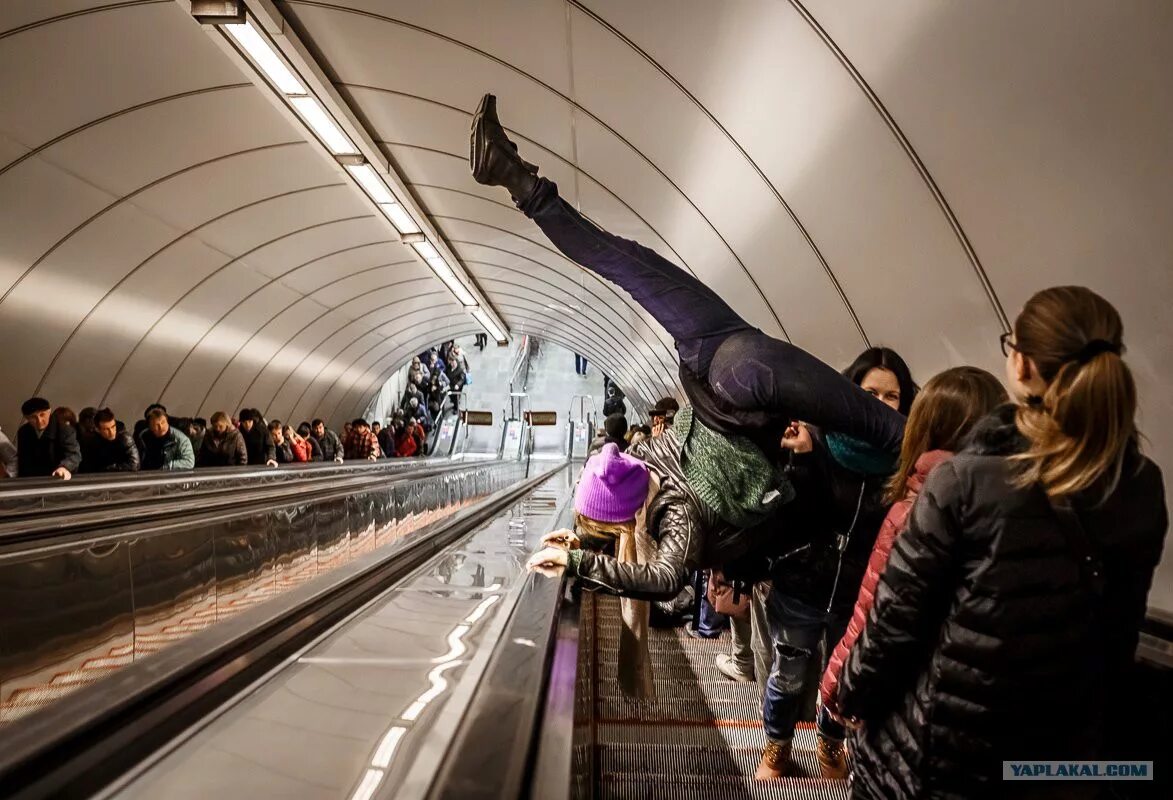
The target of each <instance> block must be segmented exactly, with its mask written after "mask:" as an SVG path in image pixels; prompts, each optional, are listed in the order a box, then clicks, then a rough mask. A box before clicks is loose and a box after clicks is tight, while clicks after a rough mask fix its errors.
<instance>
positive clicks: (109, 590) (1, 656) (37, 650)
mask: <svg viewBox="0 0 1173 800" xmlns="http://www.w3.org/2000/svg"><path fill="white" fill-rule="evenodd" d="M0 610H2V611H0V642H2V643H3V648H4V650H3V651H0V719H2V720H3V721H10V720H13V719H16V718H18V717H20V716H23V715H25V714H28V713H30V712H32V711H35V710H36V709H37V708H39V707H41V706H43V705H45V704H47V703H49V702H52V701H53V700H55V699H57V698H58V697H61V696H63V695H64V694H67V693H68V692H70V691H72V690H73V689H74V688H77V687H78V686H81V685H84V684H86V683H91V682H93V681H95V680H97V679H99V678H101V677H102V676H103V675H105V674H107V673H109V672H110V671H112V670H114V669H117V668H118V667H119V666H123V665H125V664H129V663H130V662H131V661H132V660H133V658H134V607H133V605H132V590H131V570H130V559H129V548H128V546H127V545H126V544H125V543H123V542H115V543H113V544H104V545H94V546H92V547H79V548H76V549H72V550H60V551H57V552H54V553H49V554H45V555H41V556H35V557H16V558H8V559H0Z"/></svg>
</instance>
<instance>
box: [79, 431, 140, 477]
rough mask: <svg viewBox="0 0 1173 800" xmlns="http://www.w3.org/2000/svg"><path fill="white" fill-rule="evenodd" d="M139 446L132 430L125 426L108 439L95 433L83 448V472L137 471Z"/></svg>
mask: <svg viewBox="0 0 1173 800" xmlns="http://www.w3.org/2000/svg"><path fill="white" fill-rule="evenodd" d="M138 469H139V452H138V446H137V445H136V444H135V443H134V437H133V436H131V434H130V431H128V430H126V429H125V428H123V429H122V430H120V431H118V433H117V434H115V436H114V440H113V441H107V440H106V439H103V438H102V437H101V436H98V435H97V434H94V435H93V436H92V437H91V438H90V440H89V441H88V442H87V443H86V446H85V447H84V448H83V449H82V459H81V471H82V472H137V471H138Z"/></svg>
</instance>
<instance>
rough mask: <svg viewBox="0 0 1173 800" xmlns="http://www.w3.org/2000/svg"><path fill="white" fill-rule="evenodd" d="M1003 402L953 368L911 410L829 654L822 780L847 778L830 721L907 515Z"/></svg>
mask: <svg viewBox="0 0 1173 800" xmlns="http://www.w3.org/2000/svg"><path fill="white" fill-rule="evenodd" d="M1005 402H1006V390H1005V389H1004V388H1003V387H1002V384H1001V383H999V382H998V379H997V378H995V377H994V376H993V375H991V374H990V373H988V372H986V371H985V370H984V369H978V368H977V367H954V368H952V369H947V370H945V371H944V372H941V373H939V374H937V375H934V376H933V377H932V379H931V380H930V381H929V382H928V383H926V384H925V387H924V390H923V391H921V392H919V393H918V394H917V397H916V400H915V402H913V404H912V409H911V412H910V414H909V417H908V424H907V425H906V426H905V428H904V444H903V446H902V447H901V448H900V464H899V466H897V468H896V473H895V474H894V475H893V476H892V478H891V480H889V482H888V485H887V487H886V494H885V498H884V502H885V503H891V504H892V507H891V508H890V509H888V513H887V516H885V517H884V522H883V524H882V525H881V526H880V530H879V534H878V535H877V536H876V541H875V544H873V545H872V552H871V556H870V557H869V559H868V564H867V570H866V571H865V573H864V576H863V581H862V583H861V584H860V587H859V593H858V597H857V598H856V601H855V608H854V610H853V611H852V614H851V620H850V622H848V624H847V632H846V633H844V634H843V637H842V638H841V639H840V640H839V644H838V646H836V647H835V649H834V652H833V653H832V654H831V658H830V663H829V664H828V666H827V670H826V672H825V673H824V675H823V681H822V684H821V686H820V697H821V700H822V703H823V705H824V706H825V707H826V708H827V709H828V712H827V713H825V714H820V717H819V719H820V721H821V722H822V723H823V726H822V727H823V729H821V730H820V731H819V736H818V742H817V745H818V747H817V750H816V756H817V758H818V762H819V767H820V769H821V771H822V773H823V777H826V778H843V777H846V775H847V759H846V753H845V752H844V748H843V735H842V734H843V729H842V726H841V725H837V726H834V729H833V730H827V729H826V728H827V727H828V726H827V725H826V721H827V720H828V719H829V718H830V716H831V714H832V712H835V710H836V708H837V703H836V693H837V691H838V688H839V675H840V673H841V672H842V667H843V661H844V659H845V658H846V657H847V653H848V652H850V650H851V647H852V645H853V644H854V643H855V640H856V639H858V638H859V634H860V631H862V630H863V627H864V624H865V623H866V622H867V616H868V612H869V611H871V608H872V601H873V598H874V597H875V593H876V585H877V584H878V583H879V582H880V575H881V574H882V573H883V571H884V567H885V566H886V565H887V563H888V556H889V554H890V553H891V552H892V545H893V543H894V542H895V541H896V537H897V536H899V535H900V534H901V533H902V532H903V530H904V526H905V523H906V521H907V519H908V512H909V511H910V510H911V509H912V504H913V502H914V501H915V500H916V497H917V495H918V494H919V493H920V490H921V488H922V487H923V486H924V483H925V481H926V480H927V479H928V476H929V475H930V474H931V473H932V471H933V470H934V469H936V468H937V467H938V466H940V465H941V464H943V463H945V462H946V461H948V460H949V459H950V458H952V457H953V454H954V452H956V451H957V450H960V449H961V446H962V442H963V440H964V439H965V437H966V436H967V435H968V434H969V432H970V431H971V430H972V429H973V427H974V425H976V424H977V423H978V421H979V420H981V419H982V418H983V417H985V416H986V415H987V414H989V413H990V412H991V411H993V410H994V409H995V408H997V407H998V406H999V405H1001V404H1002V403H1005ZM836 716H837V714H836Z"/></svg>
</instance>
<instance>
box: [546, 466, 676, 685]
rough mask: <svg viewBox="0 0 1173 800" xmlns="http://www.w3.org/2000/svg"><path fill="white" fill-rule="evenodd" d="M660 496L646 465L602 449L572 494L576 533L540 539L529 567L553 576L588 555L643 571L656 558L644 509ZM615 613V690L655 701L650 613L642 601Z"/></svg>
mask: <svg viewBox="0 0 1173 800" xmlns="http://www.w3.org/2000/svg"><path fill="white" fill-rule="evenodd" d="M658 491H659V482H658V481H657V480H655V479H654V478H653V477H652V476H651V474H650V473H649V471H648V468H647V465H646V464H644V463H643V462H642V461H640V460H639V459H637V458H633V457H632V456H629V455H625V454H623V453H621V452H619V447H618V446H617V445H615V444H613V443H608V444H606V445H604V446H603V449H602V450H600V451H599V452H598V453H596V454H595V455H593V456H591V458H590V459H588V460H587V462H586V465H585V466H584V467H583V470H582V477H581V478H580V479H579V482H578V487H577V488H576V489H575V493H574V511H575V517H574V530H559V531H553V532H552V533H548V534H546V535H545V536H544V537H543V538H542V544H543V545H545V547H544V549H542V550H540V551H538V552H537V553H535V554H534V555H533V556H532V557H531V558H530V560H529V565H528V566H529V567H530V568H531V569H534V570H536V571H538V572H542V573H545V574H552V573H553V572H555V571H556V568H557V567H566V566H567V565H568V564H570V563H571V562H574V563H575V564H579V563H581V561H582V559H583V558H584V557H587V556H589V557H591V558H592V559H605V560H608V561H612V562H614V563H616V564H622V565H632V566H647V565H648V563H649V562H650V561H653V560H654V559H655V556H656V543H655V542H654V541H653V540H652V537H651V536H650V535H649V534H648V528H647V507H648V502H649V500H651V499H652V498H653V497H654V496H655V495H656V493H657V492H658ZM604 551H607V552H604ZM611 553H613V555H612V554H611ZM619 609H620V614H621V617H622V620H623V625H622V627H621V629H620V634H619V670H618V674H619V688H620V690H622V692H623V693H624V694H626V695H628V696H629V697H637V698H651V697H654V696H655V685H654V684H653V682H652V665H651V661H650V660H649V657H648V646H647V632H648V614H649V612H650V608H649V606H648V603H647V601H646V600H638V599H632V598H630V597H624V598H622V599H620V601H619Z"/></svg>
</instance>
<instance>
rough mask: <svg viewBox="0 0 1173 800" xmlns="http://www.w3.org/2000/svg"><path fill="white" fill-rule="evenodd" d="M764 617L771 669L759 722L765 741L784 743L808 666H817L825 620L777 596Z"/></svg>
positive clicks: (790, 734)
mask: <svg viewBox="0 0 1173 800" xmlns="http://www.w3.org/2000/svg"><path fill="white" fill-rule="evenodd" d="M767 614H768V616H769V624H770V636H771V638H772V639H773V642H774V667H773V669H772V670H771V671H770V677H769V679H768V680H767V681H766V692H765V696H764V698H763V700H762V721H763V723H764V725H765V729H766V735H767V736H768V737H770V738H771V739H774V740H781V741H786V740H789V739H791V738H793V736H794V723H796V722H798V718H799V715H800V714H801V713H802V702H803V699H804V696H805V691H804V690H805V689H807V688H808V686H807V684H808V683H811V678H810V675H811V673H812V670H811V665H812V662H813V663H814V665H815V666H816V667H817V665H818V663H819V662H818V651H819V641H820V640H821V639H822V637H823V633H824V631H825V621H826V620H825V615H824V613H823V612H822V610H821V609H816V608H814V607H812V606H808V605H807V604H806V603H803V602H801V601H799V600H796V599H795V598H792V597H786V596H785V595H783V594H781V593H780V592H771V594H770V599H769V601H768V603H767Z"/></svg>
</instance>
